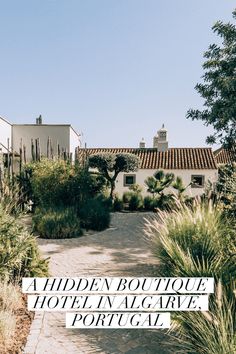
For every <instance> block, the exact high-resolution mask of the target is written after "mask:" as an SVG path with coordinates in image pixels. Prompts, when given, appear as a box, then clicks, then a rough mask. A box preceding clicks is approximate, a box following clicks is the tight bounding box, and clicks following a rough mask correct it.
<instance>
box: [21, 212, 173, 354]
mask: <svg viewBox="0 0 236 354" xmlns="http://www.w3.org/2000/svg"><path fill="white" fill-rule="evenodd" d="M152 215H153V214H152ZM145 217H149V214H147V213H143V214H142V213H115V214H113V216H112V223H111V227H110V228H109V229H107V230H105V231H103V232H99V233H94V234H90V235H85V236H83V237H81V238H77V239H67V240H43V239H38V242H39V246H40V249H41V251H42V252H43V254H44V256H50V274H51V276H58V277H60V276H62V277H63V276H64V277H72V276H74V277H80V276H155V275H157V273H156V271H157V269H158V262H157V260H156V259H155V258H154V257H153V255H152V254H151V252H150V245H149V244H148V243H147V241H146V240H145V239H144V236H143V223H144V218H145ZM177 348H178V347H177V344H176V343H174V341H173V340H171V339H170V337H169V336H167V335H165V333H164V331H163V330H142V329H131V330H127V329H126V330H125V329H83V330H82V329H66V328H65V313H58V312H56V313H54V312H46V313H43V314H41V313H39V312H37V313H36V315H35V318H34V321H33V323H32V326H31V331H30V334H29V337H28V341H27V344H26V347H25V351H24V353H25V354H47V353H48V354H56V353H57V354H59V353H60V354H67V353H68V354H74V353H78V354H90V353H91V354H95V353H100V354H159V353H160V354H170V353H180V351H179V350H177Z"/></svg>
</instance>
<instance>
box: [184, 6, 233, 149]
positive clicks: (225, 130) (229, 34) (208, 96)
mask: <svg viewBox="0 0 236 354" xmlns="http://www.w3.org/2000/svg"><path fill="white" fill-rule="evenodd" d="M233 19H234V20H235V19H236V9H235V10H234V11H233ZM212 30H213V32H215V33H216V34H217V35H218V36H219V37H220V38H221V39H222V44H221V45H217V44H212V45H210V46H209V48H208V50H207V51H206V52H205V53H204V58H205V59H206V61H205V62H204V64H203V69H204V70H205V73H204V75H203V77H202V78H203V83H199V84H197V85H196V87H195V89H196V90H197V92H198V93H199V94H200V95H201V96H202V98H203V99H204V100H205V102H204V108H203V110H202V111H200V110H198V109H190V110H189V111H188V112H187V118H191V119H192V120H195V119H196V120H202V121H203V122H204V124H205V125H207V126H208V125H211V126H212V127H213V128H214V134H213V135H211V136H209V137H208V138H207V143H209V144H213V143H215V142H218V141H219V142H221V143H222V144H223V145H225V146H226V147H230V148H232V147H235V141H236V26H235V24H232V23H223V22H222V21H218V22H216V23H215V25H214V26H213V27H212Z"/></svg>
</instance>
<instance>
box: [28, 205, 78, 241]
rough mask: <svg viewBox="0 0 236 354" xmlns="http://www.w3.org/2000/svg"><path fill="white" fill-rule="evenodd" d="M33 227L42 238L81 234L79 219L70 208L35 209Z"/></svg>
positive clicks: (70, 236) (69, 236)
mask: <svg viewBox="0 0 236 354" xmlns="http://www.w3.org/2000/svg"><path fill="white" fill-rule="evenodd" d="M33 229H34V230H35V231H37V232H38V233H39V234H40V236H41V237H43V238H53V239H61V238H72V237H78V236H80V235H81V234H82V231H81V227H80V220H79V218H78V216H77V214H76V212H75V210H74V209H72V208H63V209H54V210H53V209H46V210H36V213H35V215H34V216H33Z"/></svg>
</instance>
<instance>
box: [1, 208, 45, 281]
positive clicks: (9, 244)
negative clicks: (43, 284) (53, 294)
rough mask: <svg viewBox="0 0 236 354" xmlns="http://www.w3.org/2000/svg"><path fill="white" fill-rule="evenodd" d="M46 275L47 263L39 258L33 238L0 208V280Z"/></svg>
mask: <svg viewBox="0 0 236 354" xmlns="http://www.w3.org/2000/svg"><path fill="white" fill-rule="evenodd" d="M47 273H48V261H47V260H45V259H42V258H41V255H40V253H39V250H38V245H37V242H36V239H35V237H34V236H33V235H31V234H29V232H28V231H27V230H26V228H25V227H23V226H22V225H20V224H19V222H18V221H17V219H16V218H14V217H13V216H9V215H8V214H7V213H6V212H5V211H3V210H2V209H1V208H0V278H1V279H4V278H6V279H9V280H11V279H15V280H19V279H20V278H21V277H27V276H28V277H34V276H46V275H47Z"/></svg>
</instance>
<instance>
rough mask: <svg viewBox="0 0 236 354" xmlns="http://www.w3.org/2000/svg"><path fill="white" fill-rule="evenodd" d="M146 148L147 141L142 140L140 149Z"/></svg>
mask: <svg viewBox="0 0 236 354" xmlns="http://www.w3.org/2000/svg"><path fill="white" fill-rule="evenodd" d="M145 147H146V143H145V141H144V138H142V140H141V141H140V143H139V148H140V149H145Z"/></svg>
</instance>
